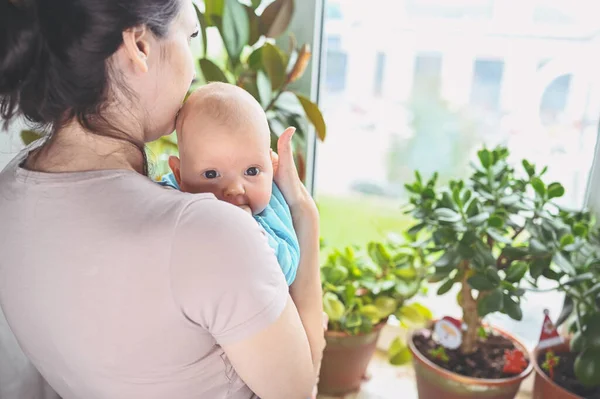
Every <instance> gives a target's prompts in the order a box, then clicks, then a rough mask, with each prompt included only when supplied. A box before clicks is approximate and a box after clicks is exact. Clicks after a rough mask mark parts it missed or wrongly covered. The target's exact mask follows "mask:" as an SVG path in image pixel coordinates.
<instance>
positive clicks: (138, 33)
mask: <svg viewBox="0 0 600 399" xmlns="http://www.w3.org/2000/svg"><path fill="white" fill-rule="evenodd" d="M150 36H151V35H150V31H149V30H148V28H146V26H136V27H133V28H130V29H127V30H125V31H123V49H124V50H125V53H126V54H127V58H128V59H129V62H130V63H131V65H133V69H134V70H135V71H139V72H142V73H146V72H148V57H149V56H150Z"/></svg>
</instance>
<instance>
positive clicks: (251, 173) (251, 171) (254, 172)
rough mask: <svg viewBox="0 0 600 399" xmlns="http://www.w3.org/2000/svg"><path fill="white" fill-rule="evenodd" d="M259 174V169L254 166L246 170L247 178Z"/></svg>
mask: <svg viewBox="0 0 600 399" xmlns="http://www.w3.org/2000/svg"><path fill="white" fill-rule="evenodd" d="M259 173H260V169H258V168H257V167H256V166H252V167H250V168H248V169H246V175H247V176H256V175H258V174H259Z"/></svg>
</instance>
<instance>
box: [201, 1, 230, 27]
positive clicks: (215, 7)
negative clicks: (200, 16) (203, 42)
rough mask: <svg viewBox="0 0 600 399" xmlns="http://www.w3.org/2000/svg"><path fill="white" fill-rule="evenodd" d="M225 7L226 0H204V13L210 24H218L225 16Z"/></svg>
mask: <svg viewBox="0 0 600 399" xmlns="http://www.w3.org/2000/svg"><path fill="white" fill-rule="evenodd" d="M224 9H225V0H204V14H205V16H206V22H207V23H208V26H217V24H218V21H219V20H220V19H221V18H222V17H223V10H224ZM215 17H216V18H215Z"/></svg>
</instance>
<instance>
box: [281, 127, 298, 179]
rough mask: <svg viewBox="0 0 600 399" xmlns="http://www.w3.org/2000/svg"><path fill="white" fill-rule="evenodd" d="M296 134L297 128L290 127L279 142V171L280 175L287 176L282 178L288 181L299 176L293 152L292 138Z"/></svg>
mask: <svg viewBox="0 0 600 399" xmlns="http://www.w3.org/2000/svg"><path fill="white" fill-rule="evenodd" d="M295 132H296V128H294V127H288V128H287V129H285V131H284V132H283V133H282V134H281V136H279V140H278V141H277V152H278V153H279V162H278V169H279V168H281V171H280V173H283V174H285V175H286V176H282V177H284V178H286V179H290V178H293V177H297V176H298V171H297V170H296V165H295V163H294V154H293V151H292V136H293V135H294V133H295Z"/></svg>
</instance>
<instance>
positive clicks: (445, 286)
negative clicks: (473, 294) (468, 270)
mask: <svg viewBox="0 0 600 399" xmlns="http://www.w3.org/2000/svg"><path fill="white" fill-rule="evenodd" d="M454 283H455V281H454V279H453V278H451V279H448V280H446V282H445V283H444V284H442V285H441V286H440V288H438V290H437V294H438V295H444V294H445V293H447V292H448V291H450V290H451V289H452V287H453V286H454Z"/></svg>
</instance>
